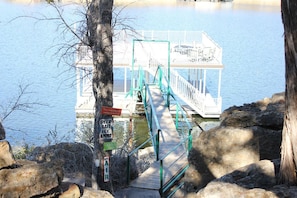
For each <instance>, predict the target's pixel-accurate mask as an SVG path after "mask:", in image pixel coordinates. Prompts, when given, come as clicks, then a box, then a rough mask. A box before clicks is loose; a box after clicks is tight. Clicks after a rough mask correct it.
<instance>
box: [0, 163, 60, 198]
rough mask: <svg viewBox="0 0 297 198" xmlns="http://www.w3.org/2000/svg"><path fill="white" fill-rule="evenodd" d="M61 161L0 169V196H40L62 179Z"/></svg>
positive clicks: (49, 191)
mask: <svg viewBox="0 0 297 198" xmlns="http://www.w3.org/2000/svg"><path fill="white" fill-rule="evenodd" d="M61 166H62V165H61V162H51V163H43V164H28V165H22V166H17V167H16V168H11V169H8V168H6V169H1V170H0V197H4V198H6V197H7V198H10V197H24V198H25V197H33V196H38V197H42V196H43V195H46V194H48V193H50V194H51V193H53V194H55V191H53V192H51V190H53V189H55V188H57V187H58V186H59V185H60V184H61V181H62V179H63V171H62V168H61Z"/></svg>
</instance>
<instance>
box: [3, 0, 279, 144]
mask: <svg viewBox="0 0 297 198" xmlns="http://www.w3.org/2000/svg"><path fill="white" fill-rule="evenodd" d="M195 5H196V6H192V5H191V6H176V7H174V6H168V7H167V6H166V7H158V6H151V7H128V8H126V9H124V11H123V12H122V16H123V17H130V18H133V20H132V22H131V21H130V20H129V21H128V20H127V23H130V24H131V25H132V26H133V27H134V28H135V29H144V30H150V29H154V30H204V31H205V32H207V33H208V34H209V35H210V36H211V37H212V38H213V39H214V40H215V41H216V42H217V43H218V44H219V45H220V46H221V47H222V48H223V63H224V65H225V68H224V70H223V73H222V89H221V95H222V97H223V109H226V108H228V107H229V106H233V105H242V104H244V103H249V102H254V101H257V100H260V99H262V98H264V97H270V96H271V95H272V94H274V93H276V92H281V91H284V88H285V78H284V73H285V71H284V68H285V66H284V50H283V26H282V22H281V13H280V11H279V10H278V9H276V10H270V11H261V9H260V10H259V9H258V10H254V9H244V10H239V9H232V7H229V6H224V7H222V8H221V9H215V10H213V9H200V7H199V6H200V4H195ZM226 5H227V4H226ZM66 11H67V9H66ZM38 13H42V14H45V15H47V16H48V15H50V16H54V14H53V13H54V12H53V10H52V9H50V8H49V7H48V6H45V5H43V4H34V5H24V4H10V3H7V2H6V3H5V2H2V1H1V2H0V46H1V47H0V60H1V62H0V67H1V72H0V105H1V106H0V108H2V106H3V107H5V106H7V105H9V102H10V101H12V99H13V97H14V96H16V95H17V94H18V85H19V84H30V86H29V89H28V91H29V92H32V93H30V94H28V95H25V98H24V101H31V102H32V101H33V102H34V101H37V102H40V103H43V104H47V105H49V106H37V107H35V108H34V109H32V110H33V111H34V114H28V113H24V112H14V113H13V114H12V115H11V116H10V117H9V119H7V120H4V122H3V124H4V126H5V127H6V131H7V136H8V140H10V141H12V142H13V143H22V142H28V143H35V144H36V145H39V144H43V143H46V142H47V139H46V136H47V134H48V132H49V131H50V130H54V129H55V126H56V130H57V131H58V132H59V133H60V134H63V135H67V134H68V132H69V131H71V130H73V129H74V127H75V112H74V106H75V102H76V90H75V86H73V82H74V80H75V78H74V71H72V70H70V71H67V72H65V70H67V69H68V67H67V66H65V65H60V66H59V67H57V61H58V58H57V57H54V56H53V53H54V52H55V50H54V49H50V48H51V47H52V46H54V45H55V44H58V43H59V42H60V40H59V38H57V35H59V31H57V23H55V22H52V21H43V22H36V21H35V20H32V19H29V18H20V19H18V20H14V21H13V22H9V21H10V20H11V19H13V18H15V17H17V16H24V15H27V16H29V15H34V16H36V15H38ZM70 16H72V17H71V18H73V17H74V16H75V15H74V14H70ZM71 18H70V19H71ZM1 112H3V109H0V113H1ZM10 128H14V129H19V130H21V131H22V132H18V131H14V130H11V129H10ZM60 136H62V135H60ZM61 138H62V137H60V139H61Z"/></svg>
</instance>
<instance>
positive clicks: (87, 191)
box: [81, 188, 113, 198]
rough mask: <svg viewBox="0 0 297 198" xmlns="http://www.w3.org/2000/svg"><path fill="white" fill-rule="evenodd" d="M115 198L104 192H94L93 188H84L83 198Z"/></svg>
mask: <svg viewBox="0 0 297 198" xmlns="http://www.w3.org/2000/svg"><path fill="white" fill-rule="evenodd" d="M98 197H100V198H113V196H112V194H110V193H109V192H107V191H104V190H94V189H92V188H84V192H83V195H82V197H81V198H98Z"/></svg>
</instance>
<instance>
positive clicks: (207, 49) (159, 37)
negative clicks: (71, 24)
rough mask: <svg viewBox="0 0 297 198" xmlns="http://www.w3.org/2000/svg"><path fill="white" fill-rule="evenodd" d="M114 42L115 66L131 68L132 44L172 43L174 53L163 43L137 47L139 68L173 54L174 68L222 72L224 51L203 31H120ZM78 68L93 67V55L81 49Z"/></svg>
mask: <svg viewBox="0 0 297 198" xmlns="http://www.w3.org/2000/svg"><path fill="white" fill-rule="evenodd" d="M114 35H115V36H114V37H115V38H114V42H113V53H114V56H113V65H114V66H131V63H132V50H133V49H132V47H133V46H132V44H131V43H132V40H133V39H141V40H143V39H147V40H151V41H154V40H155V41H170V49H168V47H167V44H166V43H162V42H156V43H152V42H149V43H148V42H139V43H137V44H136V45H135V46H134V47H135V52H134V53H135V57H137V60H136V61H135V63H136V64H147V63H148V62H149V57H154V59H156V58H158V59H159V60H161V59H164V61H167V56H168V50H169V51H170V55H169V56H170V66H171V67H178V68H209V69H222V68H223V67H224V66H223V64H222V48H221V47H220V46H219V45H218V44H217V43H215V42H214V41H213V40H212V39H211V38H210V37H209V36H208V35H207V34H206V33H205V32H202V31H190V32H189V31H184V32H182V31H136V32H133V34H132V33H128V32H125V31H118V32H117V31H116V32H115V33H114ZM79 50H80V51H79V53H78V56H77V60H76V65H78V66H81V67H85V66H87V65H90V66H91V65H92V58H91V57H92V52H91V50H90V49H88V48H87V47H86V46H81V47H80V49H79Z"/></svg>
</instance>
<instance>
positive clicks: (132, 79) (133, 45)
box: [130, 39, 135, 98]
mask: <svg viewBox="0 0 297 198" xmlns="http://www.w3.org/2000/svg"><path fill="white" fill-rule="evenodd" d="M134 47H135V39H133V43H132V74H131V77H132V78H131V88H130V91H131V93H130V94H131V96H132V98H133V97H134V84H133V81H134V62H135V60H134Z"/></svg>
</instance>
